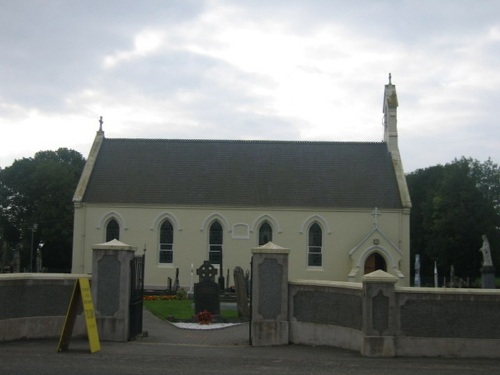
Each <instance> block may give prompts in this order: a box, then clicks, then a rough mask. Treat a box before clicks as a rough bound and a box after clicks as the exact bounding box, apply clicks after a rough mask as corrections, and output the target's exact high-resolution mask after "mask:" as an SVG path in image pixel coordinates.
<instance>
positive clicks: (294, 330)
mask: <svg viewBox="0 0 500 375" xmlns="http://www.w3.org/2000/svg"><path fill="white" fill-rule="evenodd" d="M288 287H289V292H288V293H289V297H288V298H289V308H288V311H289V330H290V342H291V343H293V344H303V345H329V346H336V347H341V348H346V349H351V350H359V349H360V343H361V340H362V324H363V322H362V312H363V288H362V285H361V284H360V283H349V282H333V281H330V282H325V281H295V282H289V284H288Z"/></svg>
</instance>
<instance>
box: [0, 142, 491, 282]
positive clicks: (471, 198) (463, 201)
mask: <svg viewBox="0 0 500 375" xmlns="http://www.w3.org/2000/svg"><path fill="white" fill-rule="evenodd" d="M84 166H85V159H84V157H83V156H82V155H81V154H80V153H78V152H77V151H74V150H70V149H67V148H60V149H58V150H57V151H40V152H38V153H36V154H35V156H34V157H32V158H23V159H20V160H16V161H15V162H14V163H13V164H12V165H11V166H10V167H7V168H5V169H0V254H1V257H0V266H2V267H4V268H5V267H9V266H10V265H11V264H12V262H13V261H14V255H15V254H19V256H20V260H19V262H20V270H21V271H23V270H30V269H35V267H36V264H35V261H36V250H37V249H38V248H41V254H42V264H43V266H44V268H46V269H48V270H49V271H51V272H70V270H71V255H72V243H73V212H74V211H73V210H74V208H73V201H72V198H73V194H74V192H75V189H76V186H77V184H78V181H79V178H80V175H81V173H82V171H83V167H84ZM406 179H407V183H408V188H409V190H410V197H411V200H412V209H411V216H410V238H411V240H410V241H411V243H410V249H411V254H410V256H411V270H412V271H411V272H412V274H411V275H409V276H410V277H411V280H413V276H414V275H413V269H414V261H415V255H416V254H419V255H420V262H421V274H422V277H423V279H424V280H425V277H426V276H428V277H431V278H432V275H433V269H434V263H436V264H437V266H438V269H439V272H440V274H441V275H444V274H449V271H450V268H451V266H452V265H453V267H454V269H455V274H456V275H457V276H459V277H462V278H471V279H475V278H477V277H479V276H480V268H481V260H482V256H481V254H480V252H479V248H480V247H481V244H482V239H481V236H482V235H483V234H484V235H486V236H487V237H488V239H489V242H490V246H491V250H492V258H493V262H494V265H495V266H496V268H499V267H500V168H499V166H498V164H496V163H494V162H493V161H492V160H491V159H488V160H487V161H485V162H480V161H478V160H474V159H472V158H465V157H462V158H461V159H455V160H454V161H452V162H451V163H448V164H445V165H436V166H432V167H429V168H425V169H419V170H417V171H415V172H412V173H409V174H407V175H406ZM41 244H43V247H40V245H41Z"/></svg>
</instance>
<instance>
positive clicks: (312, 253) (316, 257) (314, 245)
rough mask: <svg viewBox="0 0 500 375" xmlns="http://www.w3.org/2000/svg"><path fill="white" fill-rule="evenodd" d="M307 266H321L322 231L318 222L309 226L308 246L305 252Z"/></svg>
mask: <svg viewBox="0 0 500 375" xmlns="http://www.w3.org/2000/svg"><path fill="white" fill-rule="evenodd" d="M307 266H308V267H322V266H323V231H322V230H321V227H320V226H319V224H318V223H313V224H312V225H311V226H310V227H309V246H308V252H307Z"/></svg>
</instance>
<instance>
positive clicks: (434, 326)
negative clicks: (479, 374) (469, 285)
mask: <svg viewBox="0 0 500 375" xmlns="http://www.w3.org/2000/svg"><path fill="white" fill-rule="evenodd" d="M395 292H396V301H397V302H396V305H397V310H396V314H397V319H396V321H397V323H398V326H397V338H396V342H397V344H396V354H397V355H401V356H457V357H496V358H500V349H499V348H500V314H499V311H500V291H498V290H495V289H458V288H457V289H455V288H408V287H399V288H398V287H397V288H396V290H395Z"/></svg>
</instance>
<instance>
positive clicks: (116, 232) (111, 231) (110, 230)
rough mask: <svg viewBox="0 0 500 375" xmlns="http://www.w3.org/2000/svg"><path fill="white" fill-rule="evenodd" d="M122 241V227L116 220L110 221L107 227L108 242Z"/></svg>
mask: <svg viewBox="0 0 500 375" xmlns="http://www.w3.org/2000/svg"><path fill="white" fill-rule="evenodd" d="M119 239H120V225H119V224H118V222H117V221H116V220H115V219H111V220H110V221H108V224H107V225H106V242H109V241H112V240H119Z"/></svg>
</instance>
